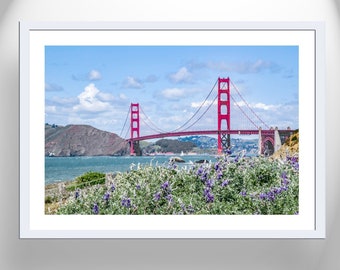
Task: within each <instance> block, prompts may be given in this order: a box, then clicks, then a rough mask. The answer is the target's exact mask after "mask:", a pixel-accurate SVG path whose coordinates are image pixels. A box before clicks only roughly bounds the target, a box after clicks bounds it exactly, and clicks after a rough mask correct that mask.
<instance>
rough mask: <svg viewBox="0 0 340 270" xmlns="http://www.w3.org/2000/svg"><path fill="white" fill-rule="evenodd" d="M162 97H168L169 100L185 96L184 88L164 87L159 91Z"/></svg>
mask: <svg viewBox="0 0 340 270" xmlns="http://www.w3.org/2000/svg"><path fill="white" fill-rule="evenodd" d="M161 95H162V97H164V98H166V99H169V100H175V101H177V100H179V99H180V98H183V97H185V91H184V89H180V88H168V89H164V90H163V91H162V92H161Z"/></svg>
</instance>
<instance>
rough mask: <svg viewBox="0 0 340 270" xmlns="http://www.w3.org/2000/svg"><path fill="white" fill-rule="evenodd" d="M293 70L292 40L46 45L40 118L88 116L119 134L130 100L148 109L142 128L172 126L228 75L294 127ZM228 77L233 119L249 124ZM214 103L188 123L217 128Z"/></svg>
mask: <svg viewBox="0 0 340 270" xmlns="http://www.w3.org/2000/svg"><path fill="white" fill-rule="evenodd" d="M298 76H299V74H298V47H297V46H46V47H45V122H47V123H50V124H58V125H67V124H88V125H92V126H94V127H96V128H99V129H101V130H106V131H110V132H114V133H117V134H118V135H120V134H121V135H122V136H123V137H124V136H125V133H126V132H125V131H126V129H125V130H124V131H123V132H122V127H123V125H124V121H125V119H126V116H127V112H128V110H129V106H130V103H131V102H133V103H137V102H138V103H140V106H141V107H142V109H143V112H145V114H147V118H145V117H143V121H141V135H146V134H151V133H154V132H153V131H152V130H150V128H149V127H148V126H147V125H146V124H145V122H146V123H148V124H149V126H150V121H152V122H153V123H154V124H155V125H156V126H157V127H159V128H160V129H162V130H165V131H170V130H174V129H176V128H178V127H179V126H181V125H182V124H183V123H185V122H186V121H187V120H188V119H189V118H190V117H191V116H192V115H194V114H195V112H196V110H197V109H198V107H199V106H200V104H201V103H202V102H203V101H204V99H205V98H206V97H207V95H208V94H209V92H210V90H211V89H212V88H213V86H214V84H215V82H216V80H217V78H218V77H230V79H231V81H232V82H233V85H235V87H236V88H237V90H238V91H239V92H240V93H241V95H242V97H243V98H244V100H245V101H246V102H247V103H248V105H249V107H250V108H251V110H252V111H253V112H255V113H256V114H257V115H258V116H259V117H260V118H261V119H262V120H263V121H264V122H265V124H267V125H268V126H273V127H275V126H277V127H279V128H286V127H288V126H289V127H291V128H294V129H295V128H298V81H299V80H298ZM233 85H232V89H231V93H232V96H234V97H235V98H234V100H232V103H233V106H231V118H232V120H231V122H232V123H231V126H232V128H241V129H242V128H252V124H251V123H250V122H249V121H248V123H247V120H246V117H244V116H243V114H242V113H241V110H240V109H244V110H245V111H246V110H248V111H249V109H247V108H246V106H245V103H244V101H243V100H242V99H240V97H239V96H238V95H237V92H236V90H235V87H234V86H233ZM213 91H214V94H212V95H211V96H210V97H209V98H208V100H207V102H206V103H205V104H204V106H203V107H202V109H201V110H200V112H199V113H198V114H197V115H196V117H199V116H200V115H201V113H203V111H205V109H206V108H207V105H208V104H209V102H212V101H213V99H214V97H215V93H217V89H214V90H213ZM236 104H237V105H238V106H235V105H236ZM216 107H217V106H216V104H213V105H212V106H211V108H210V109H209V110H208V111H207V113H206V114H205V116H204V117H202V119H201V120H200V121H198V122H197V124H196V125H194V126H193V127H192V128H191V129H216V127H217V120H216ZM141 117H142V116H141ZM249 117H250V118H251V119H255V117H254V116H253V115H249ZM193 120H195V118H194V119H193ZM254 121H255V120H254ZM151 126H152V125H151ZM262 128H265V127H262Z"/></svg>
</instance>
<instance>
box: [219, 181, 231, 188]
mask: <svg viewBox="0 0 340 270" xmlns="http://www.w3.org/2000/svg"><path fill="white" fill-rule="evenodd" d="M228 184H229V181H228V180H224V181H223V182H222V184H221V186H222V187H225V186H227V185H228Z"/></svg>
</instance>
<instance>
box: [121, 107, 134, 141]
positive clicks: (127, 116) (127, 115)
mask: <svg viewBox="0 0 340 270" xmlns="http://www.w3.org/2000/svg"><path fill="white" fill-rule="evenodd" d="M130 110H131V108H130V107H129V110H128V112H127V114H126V118H125V122H124V125H123V128H122V130H121V131H120V134H119V137H122V134H123V131H124V128H125V126H126V123H127V120H128V118H129V115H130ZM124 138H126V135H125V137H124Z"/></svg>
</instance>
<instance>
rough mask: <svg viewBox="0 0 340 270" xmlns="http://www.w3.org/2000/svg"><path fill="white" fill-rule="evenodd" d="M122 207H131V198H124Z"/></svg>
mask: <svg viewBox="0 0 340 270" xmlns="http://www.w3.org/2000/svg"><path fill="white" fill-rule="evenodd" d="M122 206H124V207H127V208H129V207H131V200H130V198H125V197H124V198H123V199H122Z"/></svg>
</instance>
